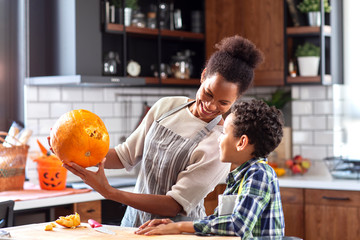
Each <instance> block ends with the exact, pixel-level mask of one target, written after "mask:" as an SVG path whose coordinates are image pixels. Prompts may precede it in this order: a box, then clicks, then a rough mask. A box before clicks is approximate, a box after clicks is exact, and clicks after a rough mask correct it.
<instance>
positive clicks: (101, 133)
mask: <svg viewBox="0 0 360 240" xmlns="http://www.w3.org/2000/svg"><path fill="white" fill-rule="evenodd" d="M50 144H51V147H52V149H53V151H54V153H55V154H56V155H57V156H58V157H59V159H60V160H61V161H63V162H64V163H68V162H75V163H77V164H78V165H80V166H82V167H91V166H95V165H96V164H98V163H99V162H101V161H102V160H103V158H104V157H105V155H106V154H107V152H108V150H109V144H110V141H109V134H108V132H107V130H106V127H105V124H104V123H103V121H102V120H101V119H100V117H98V116H97V115H96V114H94V113H92V112H90V111H87V110H83V109H80V110H73V111H70V112H68V113H65V114H64V115H62V116H61V117H60V118H59V119H58V120H57V121H56V123H55V125H54V126H53V128H52V129H51V132H50Z"/></svg>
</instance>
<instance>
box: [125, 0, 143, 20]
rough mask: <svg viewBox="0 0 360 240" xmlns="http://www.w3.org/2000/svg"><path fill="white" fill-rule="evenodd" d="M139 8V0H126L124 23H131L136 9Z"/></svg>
mask: <svg viewBox="0 0 360 240" xmlns="http://www.w3.org/2000/svg"><path fill="white" fill-rule="evenodd" d="M138 8H139V6H138V2H137V0H125V9H124V24H125V26H130V25H131V18H132V14H133V13H134V11H136V10H137V9H138Z"/></svg>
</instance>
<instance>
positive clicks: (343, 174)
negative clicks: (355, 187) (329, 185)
mask: <svg viewBox="0 0 360 240" xmlns="http://www.w3.org/2000/svg"><path fill="white" fill-rule="evenodd" d="M324 160H325V163H326V166H327V167H328V169H329V171H330V174H331V176H333V177H334V178H339V179H357V180H359V179H360V159H348V158H342V157H327V158H325V159H324Z"/></svg>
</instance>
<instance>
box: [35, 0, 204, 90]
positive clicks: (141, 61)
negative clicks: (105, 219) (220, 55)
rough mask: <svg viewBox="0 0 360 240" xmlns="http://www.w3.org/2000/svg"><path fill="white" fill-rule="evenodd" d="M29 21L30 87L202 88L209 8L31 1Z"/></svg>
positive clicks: (160, 2) (141, 0)
mask: <svg viewBox="0 0 360 240" xmlns="http://www.w3.org/2000/svg"><path fill="white" fill-rule="evenodd" d="M29 13H30V14H29V29H30V37H29V43H30V48H29V59H30V66H29V69H30V71H29V72H30V73H29V75H30V79H29V82H30V83H33V84H36V83H40V82H41V83H43V84H46V83H48V82H49V83H50V82H55V81H54V80H56V82H57V83H58V84H60V82H67V83H69V84H73V83H76V84H77V83H86V84H93V83H96V84H98V83H100V84H101V83H104V84H105V85H106V84H107V83H113V84H115V86H125V85H128V86H129V85H130V86H131V85H133V86H134V85H142V86H174V85H178V86H179V85H183V86H194V87H198V86H199V85H200V76H201V72H202V69H203V67H204V66H203V65H204V62H205V34H204V31H205V23H204V16H205V13H204V2H203V1H192V0H69V1H63V0H53V1H47V0H36V1H35V0H29ZM128 17H129V18H128ZM49 76H76V77H67V78H65V77H62V78H49ZM78 76H79V77H78ZM39 77H41V78H39ZM43 77H46V79H45V78H43Z"/></svg>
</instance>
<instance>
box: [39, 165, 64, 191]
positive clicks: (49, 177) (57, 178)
mask: <svg viewBox="0 0 360 240" xmlns="http://www.w3.org/2000/svg"><path fill="white" fill-rule="evenodd" d="M59 170H61V169H57V168H55V169H47V168H45V169H42V171H43V173H42V176H43V179H42V180H41V181H42V183H43V184H44V185H45V186H46V188H45V189H55V188H58V187H59V186H61V185H62V184H63V182H64V179H66V176H65V177H64V176H62V175H63V174H64V172H65V175H66V171H59ZM38 171H39V170H38Z"/></svg>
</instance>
